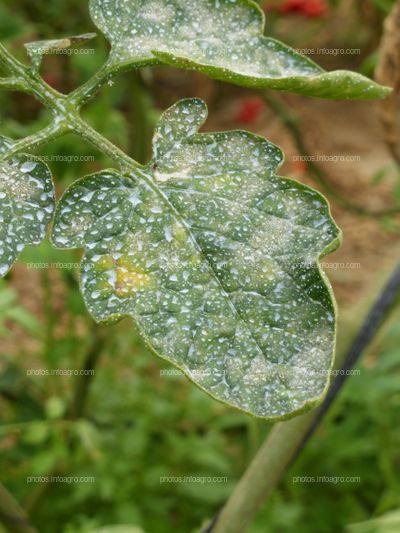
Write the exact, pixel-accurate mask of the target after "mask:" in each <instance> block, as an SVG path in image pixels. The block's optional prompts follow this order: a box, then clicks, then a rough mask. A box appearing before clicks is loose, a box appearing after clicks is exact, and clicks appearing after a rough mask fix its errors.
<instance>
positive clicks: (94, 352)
mask: <svg viewBox="0 0 400 533" xmlns="http://www.w3.org/2000/svg"><path fill="white" fill-rule="evenodd" d="M92 337H93V338H92V343H91V345H90V347H89V350H88V352H87V354H86V356H85V360H84V362H83V366H82V370H84V371H88V370H94V368H95V366H96V364H97V361H98V359H99V357H100V355H101V352H102V351H103V348H104V344H105V337H106V335H105V331H104V326H103V327H102V326H99V325H98V324H95V325H94V327H93V333H92ZM92 379H93V374H89V373H83V375H82V376H79V377H78V381H77V384H76V388H75V392H74V397H73V399H72V405H71V409H70V418H72V419H73V420H76V419H78V418H81V417H82V416H83V415H84V413H85V407H86V400H87V397H88V392H89V386H90V383H91V381H92Z"/></svg>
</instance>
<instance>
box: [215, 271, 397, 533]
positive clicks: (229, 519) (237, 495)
mask: <svg viewBox="0 0 400 533" xmlns="http://www.w3.org/2000/svg"><path fill="white" fill-rule="evenodd" d="M399 298H400V265H397V266H396V268H395V269H394V271H393V273H392V274H391V276H390V278H389V281H388V282H387V283H386V285H385V287H384V289H383V290H382V292H381V293H380V295H379V297H378V298H377V300H376V301H375V303H374V304H373V306H372V307H371V310H370V312H369V313H368V315H367V318H366V319H365V321H364V323H363V325H362V327H361V328H360V331H359V333H358V334H357V335H356V338H355V340H354V341H353V343H352V345H351V347H350V349H349V350H348V352H347V355H345V357H343V356H342V357H339V358H338V359H339V360H338V361H337V364H336V366H339V367H340V368H341V369H343V370H344V371H347V370H349V369H350V368H352V367H353V366H354V365H355V363H356V362H357V360H358V359H359V357H360V356H361V355H362V353H363V352H364V350H365V348H366V347H367V346H368V344H369V343H370V341H371V340H372V339H373V337H374V336H375V334H376V333H377V330H378V328H379V327H380V326H382V324H383V323H384V322H385V320H386V319H387V318H388V317H389V314H390V311H391V310H392V309H393V308H394V306H395V305H396V303H397V301H398V299H399ZM338 363H339V364H338ZM345 373H346V372H344V374H345ZM345 380H346V376H345V375H339V377H338V378H337V379H336V381H334V383H333V385H332V387H331V389H330V391H329V392H328V394H327V397H326V398H325V400H324V402H323V403H322V405H321V407H319V408H318V409H317V410H316V409H314V410H313V411H310V412H309V413H307V414H305V415H302V416H300V417H296V418H294V419H292V420H289V421H288V422H279V423H278V424H275V426H274V427H273V428H272V430H271V432H270V434H269V435H268V437H267V439H266V440H265V442H264V444H263V445H262V446H261V448H260V450H259V451H258V453H257V454H256V456H255V458H254V459H253V461H252V462H251V463H250V466H249V467H248V469H247V471H246V472H245V474H244V475H243V477H242V479H241V480H240V481H239V483H238V485H237V486H236V488H235V490H234V491H233V493H232V495H231V497H230V498H229V500H228V502H227V503H226V505H225V506H224V508H223V509H222V511H221V513H220V515H219V516H217V518H216V519H215V521H214V523H213V524H211V526H210V527H209V528H208V530H207V532H211V531H212V532H213V533H242V532H243V531H245V530H246V528H247V527H248V525H249V524H250V523H251V521H252V519H253V518H254V516H255V514H256V513H257V510H258V508H259V507H260V506H261V505H262V504H263V503H265V501H266V500H267V498H268V496H269V495H270V494H271V492H272V491H273V490H274V488H275V487H276V486H277V484H278V482H279V481H280V479H281V477H282V475H283V473H284V472H285V470H286V468H287V467H288V466H289V465H290V464H291V463H292V462H293V460H294V459H295V458H296V457H297V455H298V453H299V452H300V450H301V449H302V448H303V446H304V444H305V442H306V441H307V439H308V438H309V437H310V436H311V435H312V433H313V431H314V430H315V428H316V427H317V425H318V423H319V422H320V421H321V419H322V417H323V415H324V414H325V413H326V411H327V410H328V408H329V407H330V405H331V404H332V402H333V400H334V399H335V398H336V396H337V394H338V392H339V390H340V389H341V387H342V386H343V384H344V382H345Z"/></svg>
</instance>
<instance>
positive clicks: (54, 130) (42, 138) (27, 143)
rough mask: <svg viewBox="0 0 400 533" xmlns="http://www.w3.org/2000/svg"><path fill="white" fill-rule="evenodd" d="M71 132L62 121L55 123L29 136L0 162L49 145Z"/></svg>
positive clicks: (2, 156)
mask: <svg viewBox="0 0 400 533" xmlns="http://www.w3.org/2000/svg"><path fill="white" fill-rule="evenodd" d="M68 131H69V128H68V126H67V125H66V124H65V123H63V122H61V121H53V122H51V124H49V125H48V126H46V128H43V129H42V130H41V131H39V132H37V133H34V134H33V135H29V136H28V137H25V138H24V139H21V140H20V141H16V142H14V144H13V145H12V146H11V148H9V149H8V150H7V151H6V152H4V153H3V154H0V160H2V159H10V157H12V156H14V155H16V154H17V153H20V152H25V151H30V150H34V149H36V148H39V146H43V145H46V144H48V143H49V142H51V141H53V140H55V139H57V138H58V137H61V136H62V135H64V134H65V133H67V132H68Z"/></svg>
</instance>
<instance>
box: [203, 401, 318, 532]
mask: <svg viewBox="0 0 400 533" xmlns="http://www.w3.org/2000/svg"><path fill="white" fill-rule="evenodd" d="M313 417H314V413H313V412H312V411H311V412H310V413H307V414H305V415H301V416H297V417H296V418H293V419H292V420H289V421H288V422H279V423H277V424H275V425H274V426H273V428H272V430H271V432H270V433H269V435H268V437H267V439H266V440H265V441H264V443H263V444H262V446H261V448H260V450H259V451H258V453H257V454H256V456H255V457H254V459H253V461H252V462H251V463H250V466H249V467H248V469H247V470H246V472H245V474H244V475H243V477H242V478H241V480H240V481H239V483H238V484H237V485H236V487H235V490H234V491H233V493H232V495H231V497H230V498H229V500H228V503H227V504H226V505H225V507H224V508H223V510H222V512H221V514H220V516H219V517H218V518H217V522H216V525H215V528H211V529H210V530H209V531H213V532H215V533H242V532H243V531H246V528H247V527H248V525H249V523H250V522H251V520H252V519H253V517H254V515H255V514H256V512H257V510H258V508H259V507H260V506H261V505H262V503H264V501H265V500H266V499H267V498H268V496H269V495H270V494H271V492H272V491H273V490H274V488H275V486H276V485H277V484H278V482H279V480H280V479H281V477H282V474H283V473H284V471H285V470H286V467H287V466H288V465H289V463H290V461H291V458H292V456H293V450H295V449H296V448H297V447H298V446H299V445H300V443H301V441H302V438H303V435H304V433H305V430H306V428H308V426H309V425H310V422H311V420H312V419H313Z"/></svg>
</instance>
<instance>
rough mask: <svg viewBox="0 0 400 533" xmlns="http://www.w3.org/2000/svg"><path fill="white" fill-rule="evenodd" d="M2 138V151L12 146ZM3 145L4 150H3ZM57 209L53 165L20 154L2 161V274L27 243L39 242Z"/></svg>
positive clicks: (0, 164) (0, 200) (0, 147)
mask: <svg viewBox="0 0 400 533" xmlns="http://www.w3.org/2000/svg"><path fill="white" fill-rule="evenodd" d="M11 142H12V141H10V140H9V139H5V138H4V137H3V138H2V139H0V153H2V152H3V153H4V151H5V150H6V148H7V146H10V143H11ZM2 147H3V150H2ZM53 211H54V185H53V181H52V177H51V172H50V169H49V167H48V166H47V165H46V164H45V163H43V162H41V161H33V160H32V157H31V156H29V155H18V156H15V157H13V158H11V159H10V160H9V161H5V160H2V161H1V162H0V222H1V227H0V275H1V276H4V275H5V274H6V273H7V272H8V271H9V269H10V268H11V266H12V264H13V263H14V261H15V260H16V258H17V256H18V254H19V253H20V252H22V250H23V249H24V246H25V245H26V244H39V243H40V242H41V241H42V240H43V239H44V237H45V234H46V228H47V225H48V224H49V222H50V220H51V217H52V214H53Z"/></svg>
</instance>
